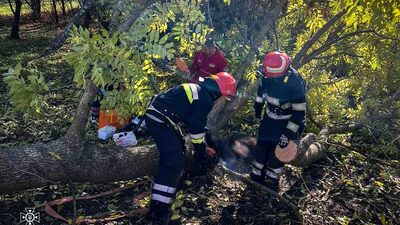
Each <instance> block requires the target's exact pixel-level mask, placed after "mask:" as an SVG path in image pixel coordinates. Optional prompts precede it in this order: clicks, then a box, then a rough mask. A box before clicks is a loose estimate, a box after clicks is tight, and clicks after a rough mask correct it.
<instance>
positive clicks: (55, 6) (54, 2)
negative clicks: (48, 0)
mask: <svg viewBox="0 0 400 225" xmlns="http://www.w3.org/2000/svg"><path fill="white" fill-rule="evenodd" d="M53 12H54V20H55V22H56V23H58V12H57V4H56V0H53Z"/></svg>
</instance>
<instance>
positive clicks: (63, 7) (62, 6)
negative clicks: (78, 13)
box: [61, 0, 67, 16]
mask: <svg viewBox="0 0 400 225" xmlns="http://www.w3.org/2000/svg"><path fill="white" fill-rule="evenodd" d="M61 10H62V14H63V16H66V15H67V13H66V11H65V0H61Z"/></svg>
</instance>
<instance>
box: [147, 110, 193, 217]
mask: <svg viewBox="0 0 400 225" xmlns="http://www.w3.org/2000/svg"><path fill="white" fill-rule="evenodd" d="M145 121H146V126H147V128H148V131H149V133H150V135H151V136H152V137H153V139H154V141H155V142H156V145H157V149H158V151H159V153H160V160H159V163H158V170H157V175H156V176H155V178H154V183H153V187H152V196H151V203H150V214H153V218H156V219H157V220H161V221H165V220H168V219H169V218H167V217H168V216H169V207H170V204H171V201H172V199H173V198H174V196H175V192H176V188H177V187H178V184H179V181H180V178H181V176H182V173H183V169H184V165H185V156H184V145H183V143H184V142H183V141H182V138H183V137H182V136H181V135H180V134H179V133H177V131H176V130H175V129H174V128H172V127H170V126H167V125H166V124H165V123H159V122H156V121H154V120H152V119H151V118H149V117H147V116H146V117H145Z"/></svg>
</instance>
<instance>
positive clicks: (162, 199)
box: [151, 194, 172, 204]
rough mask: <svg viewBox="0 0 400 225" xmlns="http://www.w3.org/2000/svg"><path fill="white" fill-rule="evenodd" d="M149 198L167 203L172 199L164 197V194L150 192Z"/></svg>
mask: <svg viewBox="0 0 400 225" xmlns="http://www.w3.org/2000/svg"><path fill="white" fill-rule="evenodd" d="M151 199H153V200H156V201H159V202H163V203H167V204H169V203H171V201H172V198H170V197H165V196H162V195H159V194H152V196H151Z"/></svg>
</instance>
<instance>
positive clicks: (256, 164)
mask: <svg viewBox="0 0 400 225" xmlns="http://www.w3.org/2000/svg"><path fill="white" fill-rule="evenodd" d="M253 166H254V167H256V168H257V169H259V170H261V169H262V168H263V167H264V165H263V164H261V163H258V162H257V161H255V160H254V161H253Z"/></svg>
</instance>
